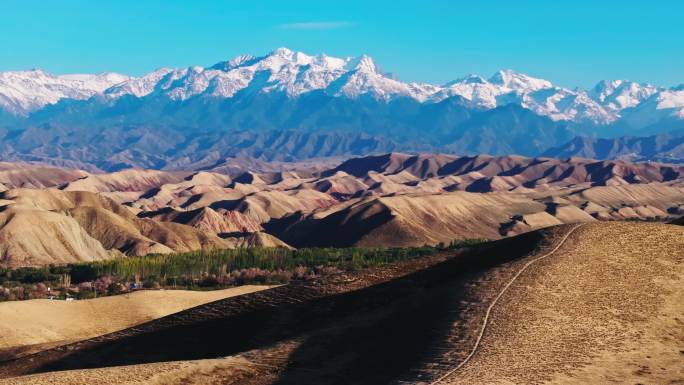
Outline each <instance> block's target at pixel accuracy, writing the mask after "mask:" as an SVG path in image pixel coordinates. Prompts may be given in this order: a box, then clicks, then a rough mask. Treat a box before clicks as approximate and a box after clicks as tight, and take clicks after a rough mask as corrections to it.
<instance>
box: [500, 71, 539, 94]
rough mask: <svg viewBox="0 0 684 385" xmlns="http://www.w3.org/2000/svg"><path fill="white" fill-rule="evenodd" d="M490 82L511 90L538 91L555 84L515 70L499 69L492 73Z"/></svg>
mask: <svg viewBox="0 0 684 385" xmlns="http://www.w3.org/2000/svg"><path fill="white" fill-rule="evenodd" d="M489 82H490V83H492V84H495V85H498V86H502V87H506V88H509V89H511V90H521V91H537V90H541V89H544V88H552V87H553V84H551V82H550V81H548V80H544V79H538V78H533V77H531V76H528V75H525V74H522V73H519V72H515V71H513V70H501V71H498V72H497V73H495V74H494V75H492V77H491V78H490V79H489Z"/></svg>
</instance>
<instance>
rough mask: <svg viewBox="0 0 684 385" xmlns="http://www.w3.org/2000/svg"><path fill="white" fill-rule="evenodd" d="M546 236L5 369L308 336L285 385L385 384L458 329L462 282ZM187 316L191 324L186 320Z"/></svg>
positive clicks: (263, 300) (231, 308)
mask: <svg viewBox="0 0 684 385" xmlns="http://www.w3.org/2000/svg"><path fill="white" fill-rule="evenodd" d="M541 239H542V236H541V235H540V233H538V232H535V233H528V234H525V235H522V236H519V237H515V238H511V239H506V240H503V241H498V242H492V243H490V244H486V245H482V246H481V247H478V248H476V249H474V250H473V251H472V252H469V253H464V254H462V255H460V256H457V257H454V258H452V259H449V260H447V261H445V262H442V263H439V264H437V265H434V266H432V267H430V268H427V269H425V270H421V271H418V272H415V273H412V274H410V275H407V276H405V277H401V278H396V279H394V280H391V281H388V282H385V283H381V284H378V285H374V286H370V287H367V288H364V289H360V290H357V291H353V292H348V293H344V294H337V295H331V296H327V297H322V298H315V299H307V298H310V297H307V296H308V293H310V290H311V288H310V287H307V286H297V285H288V286H283V287H279V288H276V289H272V290H267V291H264V292H259V293H253V294H248V295H244V296H240V297H234V298H229V299H226V300H222V301H217V302H215V303H212V304H208V305H204V306H200V307H198V308H195V309H191V310H189V311H186V312H183V313H180V314H179V315H174V316H170V317H166V318H164V319H161V320H163V321H162V322H160V320H158V321H151V322H150V323H148V324H147V325H144V326H145V327H138V328H134V329H132V330H131V331H130V333H128V334H126V333H118V335H116V336H115V337H113V338H112V339H111V340H99V341H90V342H85V343H82V344H74V345H72V347H70V348H62V349H52V350H48V351H45V352H41V353H38V354H35V355H33V356H31V357H30V358H28V357H27V358H23V359H19V360H15V361H12V362H6V363H4V364H2V365H0V376H2V377H6V376H12V375H19V374H28V373H37V372H48V371H57V370H71V369H84V368H96V367H107V366H119V365H131V364H141V363H151V362H160V361H173V360H194V359H202V358H216V357H223V356H228V355H234V354H238V353H242V352H245V351H248V350H252V349H259V348H265V347H269V346H272V345H273V344H274V343H277V342H279V341H284V340H288V339H290V338H293V337H301V336H303V337H304V340H305V341H304V343H303V344H302V345H301V346H300V347H299V348H298V349H297V350H296V351H294V352H293V353H292V354H291V355H290V357H289V360H288V365H287V366H286V367H285V368H284V369H283V371H282V372H281V374H280V377H279V379H278V380H277V382H276V383H277V384H302V383H316V384H345V383H353V384H382V383H387V382H389V381H391V380H393V379H396V378H398V377H402V376H406V375H407V373H408V371H409V370H411V369H413V368H415V367H416V365H417V364H418V363H420V362H421V360H424V358H425V357H429V356H430V355H431V354H433V353H434V348H435V347H436V346H438V345H439V344H440V342H443V341H444V339H445V338H446V336H448V335H451V334H453V330H452V324H453V322H454V321H455V319H456V317H458V315H459V313H460V312H459V310H460V308H459V307H460V306H461V305H460V303H461V300H462V299H464V298H467V290H466V289H465V288H464V287H465V286H464V283H466V282H468V281H469V280H470V279H471V278H472V277H473V276H477V275H480V274H483V273H485V272H486V270H487V269H489V268H491V267H494V266H497V265H499V264H501V263H505V262H508V261H511V260H513V259H516V258H518V257H520V256H522V255H525V254H528V253H529V252H531V251H532V250H533V249H534V248H535V247H536V246H537V245H538V243H539V241H540V240H541ZM293 298H295V299H297V301H292V299H293ZM298 301H301V302H298ZM123 311H125V310H123ZM198 312H199V313H198ZM217 312H220V314H218V315H217ZM204 315H206V317H205V319H203V317H204ZM174 317H175V318H174ZM184 319H185V321H183V320H184ZM188 319H192V322H189V323H187V324H183V322H187V320H188ZM174 320H178V324H174ZM157 325H159V326H157ZM136 329H137V331H136ZM141 330H142V331H141Z"/></svg>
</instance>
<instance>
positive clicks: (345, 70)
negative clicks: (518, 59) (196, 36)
mask: <svg viewBox="0 0 684 385" xmlns="http://www.w3.org/2000/svg"><path fill="white" fill-rule="evenodd" d="M314 91H318V92H323V93H325V94H326V95H329V96H332V97H340V98H348V99H359V98H362V97H366V96H370V97H372V98H373V99H375V100H376V101H381V102H390V101H393V100H397V99H402V98H410V99H412V100H414V101H417V102H419V103H422V104H428V103H439V102H442V101H444V100H446V99H449V98H459V99H460V100H461V102H462V103H463V104H464V105H466V106H468V107H471V108H474V109H480V110H486V109H493V108H496V107H499V106H504V105H509V104H516V105H519V106H521V107H523V108H526V109H529V110H531V111H533V112H534V113H536V114H538V115H541V116H546V117H549V118H550V119H552V120H554V121H569V122H575V123H583V122H586V123H591V124H599V125H604V124H610V123H613V122H616V121H618V120H620V119H625V120H628V121H629V122H630V124H631V125H638V126H645V125H649V124H654V123H657V122H658V121H659V120H661V119H663V118H675V119H684V86H679V87H673V88H661V87H655V86H652V85H649V84H640V83H635V82H630V81H625V80H613V81H602V82H600V83H599V84H597V85H596V86H595V87H594V88H593V89H591V90H580V89H568V88H563V87H559V86H555V85H554V84H553V83H551V82H549V81H547V80H543V79H537V78H534V77H531V76H528V75H525V74H522V73H517V72H514V71H512V70H502V71H499V72H497V73H495V74H494V75H493V76H491V77H490V78H488V79H486V78H483V77H481V76H478V75H469V76H466V77H464V78H461V79H458V80H455V81H452V82H449V83H447V84H444V85H431V84H423V83H404V82H401V81H399V80H397V79H395V78H394V77H392V76H391V75H388V74H386V73H385V72H383V71H382V70H381V69H380V68H379V67H378V65H377V64H376V63H375V62H374V61H373V59H372V58H370V57H368V56H365V55H364V56H360V57H356V58H336V57H331V56H327V55H325V54H321V55H317V56H311V55H307V54H305V53H302V52H295V51H292V50H289V49H287V48H279V49H276V50H275V51H273V52H271V53H270V54H268V55H265V56H261V57H256V56H250V55H243V56H238V57H236V58H234V59H232V60H229V61H225V62H219V63H217V64H215V65H213V66H211V67H208V68H204V67H197V66H195V67H189V68H180V69H171V68H161V69H158V70H156V71H153V72H150V73H148V74H146V75H144V76H141V77H131V76H126V75H121V74H117V73H104V74H99V75H51V74H48V73H46V72H44V71H41V70H32V71H16V72H1V73H0V109H2V110H4V111H6V112H9V113H10V114H12V115H16V116H28V115H30V114H31V113H32V112H35V111H38V110H40V109H42V108H43V107H45V106H47V105H52V104H55V103H57V102H59V101H61V100H88V99H91V98H92V99H95V100H101V101H102V102H103V103H107V102H112V101H116V100H117V99H120V98H122V97H124V96H133V97H136V98H145V97H151V96H154V97H158V96H161V97H165V98H168V99H169V100H172V101H186V100H189V99H192V98H214V99H217V98H218V99H221V98H223V99H229V98H233V97H234V96H235V95H236V94H238V93H240V92H257V93H264V94H269V93H270V94H273V93H282V94H284V95H286V96H287V97H288V98H290V99H296V98H298V97H300V96H302V95H304V94H307V93H311V92H314Z"/></svg>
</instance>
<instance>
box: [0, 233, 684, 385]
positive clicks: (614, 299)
mask: <svg viewBox="0 0 684 385" xmlns="http://www.w3.org/2000/svg"><path fill="white" fill-rule="evenodd" d="M573 228H574V225H573V226H560V227H553V228H550V229H547V230H544V231H541V232H539V231H537V232H531V233H527V234H524V235H521V236H518V237H513V238H508V239H505V240H502V241H497V242H492V243H488V244H484V245H482V246H477V247H475V248H473V249H470V250H462V251H460V252H456V253H452V254H445V255H437V256H433V257H428V258H424V259H420V260H415V261H407V262H401V263H398V264H395V265H390V266H386V267H381V268H375V269H370V270H364V271H360V272H356V273H345V274H342V275H340V276H333V277H330V278H326V279H323V280H321V281H317V282H313V283H311V284H305V285H288V286H282V287H280V288H276V289H272V290H268V291H262V292H259V293H254V294H247V295H243V296H240V297H235V298H229V299H226V300H222V301H218V302H213V303H211V304H208V305H205V306H200V307H198V308H195V309H191V310H188V311H185V312H182V313H179V314H177V315H172V316H169V317H165V318H162V319H159V320H157V321H152V322H149V323H146V324H143V325H140V326H138V327H136V328H134V329H129V330H127V331H123V332H119V333H114V334H111V335H109V336H106V337H104V338H96V339H92V340H90V341H86V342H83V343H75V344H71V345H68V346H66V347H63V348H56V349H48V350H45V351H43V352H41V353H36V354H33V355H31V356H30V359H29V357H25V358H22V359H19V360H16V361H11V362H7V363H4V364H3V365H2V366H0V373H1V374H2V376H4V377H5V378H6V379H5V380H3V381H4V382H2V383H8V384H26V383H31V384H41V383H50V384H62V383H64V384H66V383H70V384H80V383H89V381H90V382H92V381H101V382H106V383H112V384H135V383H169V384H174V383H179V384H180V383H228V384H233V383H234V384H301V383H317V384H346V383H354V384H380V383H425V384H431V383H433V381H435V380H436V379H438V378H440V377H441V376H443V375H445V374H449V376H447V377H446V378H445V379H444V380H443V382H442V383H473V384H489V383H506V384H509V383H577V384H580V383H611V382H614V383H626V382H627V383H629V382H631V383H678V381H679V382H681V381H684V373H682V369H681V368H682V367H684V366H683V365H682V360H683V359H684V358H683V357H684V356H682V354H681V351H682V349H684V335H682V334H681V333H680V331H681V330H684V328H683V327H682V326H683V325H682V319H681V314H683V313H684V309H683V308H682V304H683V303H684V301H682V299H683V298H682V296H683V295H684V292H683V291H682V287H684V285H682V279H683V278H684V260H682V256H684V229H683V228H681V227H679V226H674V225H664V224H644V223H615V222H609V223H605V222H604V223H591V224H586V225H583V226H581V227H580V228H577V229H576V230H575V231H574V232H573V233H572V234H570V235H569V236H567V239H566V240H565V241H563V240H564V239H565V238H566V235H567V234H568V232H569V231H571V230H572V229H573ZM556 248H557V250H556V251H555V252H553V253H552V254H549V256H548V257H547V258H544V259H541V260H538V261H535V262H534V263H532V264H529V262H530V261H534V260H535V259H536V258H538V257H539V256H540V255H546V254H548V253H549V252H550V251H553V250H554V249H556ZM525 265H529V266H528V267H527V268H525V269H524V270H522V268H523V267H524V266H525ZM521 270H522V271H521ZM518 273H519V274H518ZM513 278H515V279H513ZM509 282H512V283H511V284H510V286H509V287H508V289H507V290H506V291H504V292H503V294H502V295H501V296H500V298H499V299H498V301H497V302H496V304H495V306H493V307H492V310H491V315H490V317H489V320H488V322H487V326H486V330H485V332H484V333H483V336H482V339H481V340H480V343H479V344H478V347H477V349H476V351H475V353H474V354H473V357H472V359H471V360H469V361H468V362H467V364H465V365H464V366H463V367H462V368H460V369H459V370H457V371H455V372H453V373H452V372H451V371H452V369H454V368H455V367H457V366H458V364H459V363H460V362H462V361H463V360H464V359H465V358H466V356H467V355H468V354H469V353H470V352H471V351H472V350H473V347H474V346H475V341H476V340H477V336H478V335H479V334H480V331H481V330H482V327H483V321H484V315H485V313H486V309H487V307H488V306H489V305H490V304H491V303H492V301H493V300H494V299H495V298H496V297H497V295H498V294H500V293H502V290H503V289H504V288H505V287H506V284H507V283H509ZM224 357H225V358H224ZM122 365H123V366H122ZM130 365H132V366H130ZM62 370H68V371H66V372H59V371H62ZM55 371H57V372H55ZM123 373H135V374H136V377H135V378H132V377H131V376H124V375H123ZM26 375H29V376H26ZM138 376H139V377H138Z"/></svg>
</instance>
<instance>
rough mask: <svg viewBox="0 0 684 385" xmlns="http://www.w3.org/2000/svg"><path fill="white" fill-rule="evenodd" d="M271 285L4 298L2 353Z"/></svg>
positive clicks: (122, 326)
mask: <svg viewBox="0 0 684 385" xmlns="http://www.w3.org/2000/svg"><path fill="white" fill-rule="evenodd" d="M268 288H269V286H254V285H245V286H240V287H237V288H231V289H224V290H215V291H206V292H200V291H186V290H173V291H168V290H144V291H137V292H133V293H130V294H126V295H119V296H111V297H102V298H95V299H90V300H81V301H75V302H72V303H69V302H66V301H51V300H46V299H36V300H28V301H12V302H3V303H0V314H2V319H3V321H4V322H3V323H2V325H1V326H0V330H1V331H0V334H1V335H2V337H0V355H3V356H5V355H15V354H22V355H24V354H27V353H28V352H31V351H37V350H41V349H44V348H45V347H46V346H55V345H60V344H66V343H69V342H73V341H77V340H82V339H88V338H93V337H97V336H99V335H103V334H108V333H111V332H115V331H118V330H122V329H126V328H129V327H132V326H135V325H137V324H140V323H143V322H146V321H149V320H153V319H156V318H161V317H164V316H166V315H169V314H173V313H177V312H179V311H182V310H185V309H189V308H192V307H195V306H199V305H202V304H205V303H208V302H213V301H217V300H220V299H224V298H228V297H232V296H236V295H242V294H246V293H253V292H256V291H259V290H264V289H268ZM120 309H125V311H120ZM3 359H4V357H3Z"/></svg>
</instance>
